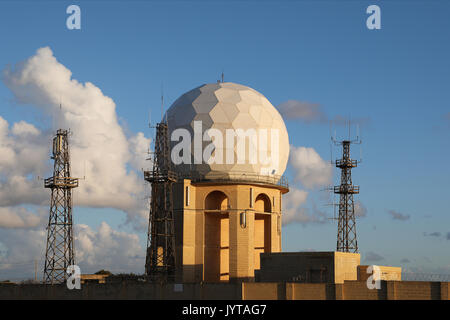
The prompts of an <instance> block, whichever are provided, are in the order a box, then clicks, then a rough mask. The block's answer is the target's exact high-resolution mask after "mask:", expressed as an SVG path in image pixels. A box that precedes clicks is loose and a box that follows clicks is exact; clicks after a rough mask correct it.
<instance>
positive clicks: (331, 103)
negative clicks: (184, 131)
mask: <svg viewBox="0 0 450 320" xmlns="http://www.w3.org/2000/svg"><path fill="white" fill-rule="evenodd" d="M70 4H78V5H79V6H80V7H81V17H82V20H81V30H68V29H67V28H66V24H65V21H66V18H67V17H68V15H67V14H66V13H65V11H66V8H67V6H68V5H70ZM371 4H377V5H379V6H380V8H381V26H382V28H381V30H368V29H367V28H366V19H367V17H368V15H367V14H366V8H367V7H368V6H369V5H371ZM449 16H450V3H448V2H447V1H375V0H373V1H356V0H355V1H339V2H337V1H336V2H332V1H284V2H283V1H186V2H182V1H177V2H175V1H127V2H125V1H111V2H109V1H108V2H107V1H72V2H68V1H29V2H28V1H2V2H1V3H0V40H1V50H0V68H1V69H4V68H5V67H6V66H7V65H8V64H10V65H14V64H16V63H18V62H20V61H23V60H25V59H27V58H28V57H30V56H32V55H34V54H35V52H36V50H37V49H38V48H41V47H45V46H49V47H50V48H51V49H52V51H53V54H54V55H55V57H56V58H57V59H58V61H59V62H61V63H62V64H63V65H65V66H66V67H67V68H68V69H70V70H71V71H72V73H73V74H72V77H73V78H75V79H77V80H78V81H80V82H86V81H89V82H92V83H93V84H95V85H96V86H97V87H99V88H100V89H101V90H102V92H103V94H104V95H107V96H109V97H111V98H112V99H113V100H114V102H115V103H116V112H117V114H118V116H119V118H120V123H121V125H122V126H123V127H124V128H125V132H126V134H127V135H129V136H132V135H133V134H135V133H136V132H140V131H142V132H144V133H145V135H146V136H152V135H153V132H151V131H150V129H149V128H148V123H147V122H148V121H147V119H148V113H149V110H151V113H152V118H153V120H155V121H156V120H157V118H158V117H159V116H160V95H161V86H163V88H164V95H165V100H166V102H167V104H168V105H170V104H171V103H172V102H173V101H174V100H175V99H176V98H177V97H178V96H180V95H181V94H183V93H184V92H186V91H188V90H190V89H192V88H194V87H197V86H199V85H201V84H203V83H208V82H215V81H216V80H217V79H219V77H220V73H221V72H222V71H224V74H225V81H232V82H237V83H241V84H244V85H248V86H250V87H252V88H254V89H256V90H258V91H259V92H261V93H263V94H264V95H265V96H266V97H267V98H268V99H269V100H270V101H271V102H272V104H273V105H274V106H277V105H279V104H280V103H282V102H285V101H287V100H298V101H305V102H309V103H315V104H319V105H320V108H321V110H322V112H323V113H324V114H325V115H326V116H327V117H328V118H329V119H332V118H334V117H336V116H342V117H347V118H348V117H350V118H351V119H365V120H366V121H365V122H364V124H363V125H361V128H360V131H361V135H362V139H363V145H362V156H363V162H362V163H361V165H360V166H359V167H358V168H357V169H355V170H354V174H353V180H354V183H355V184H358V185H360V186H361V194H360V195H357V196H356V197H355V199H357V200H360V201H361V202H362V203H363V204H364V206H365V207H366V208H367V215H366V216H365V217H363V218H360V219H358V221H357V232H358V242H359V247H360V252H361V254H362V258H363V261H364V259H365V258H366V257H367V256H372V257H374V256H375V258H374V260H372V261H370V259H369V260H366V261H365V262H367V263H377V264H380V265H396V266H402V267H404V268H406V269H411V270H417V271H422V272H427V273H445V272H446V273H448V274H450V239H448V240H447V239H446V237H447V234H449V235H448V237H449V238H450V214H449V213H450V212H449V211H450V210H449V209H448V201H447V198H448V196H449V194H450V186H449V183H448V182H449V181H450V169H449V168H448V163H449V161H448V159H449V158H450V143H449V138H450V117H449V116H448V115H449V113H450V107H449V102H448V101H450V83H449V79H450V60H449V58H448V57H449V56H450V44H449V42H448V38H449V35H450V19H449V18H448V17H449ZM0 116H2V117H3V118H4V119H6V120H7V121H8V122H9V123H10V124H12V123H14V122H17V121H20V120H25V121H27V122H30V123H33V124H34V125H35V126H36V127H38V128H42V129H45V128H48V126H49V123H50V120H48V118H45V117H43V116H42V115H41V114H40V112H38V111H36V109H33V108H29V107H26V106H25V107H24V106H21V105H17V103H15V102H14V99H13V94H12V93H11V91H10V90H9V89H8V88H7V87H6V85H5V84H4V83H0ZM286 125H287V128H288V132H289V137H290V143H291V144H292V145H294V146H297V147H300V146H305V147H311V148H314V149H315V150H316V151H317V152H318V153H319V154H320V156H321V157H322V158H323V159H325V160H330V149H329V148H330V147H329V141H330V134H329V126H328V124H327V123H321V122H314V121H313V122H311V123H305V122H302V121H298V120H295V119H292V120H290V119H286ZM335 129H336V130H337V133H338V136H339V135H341V136H345V134H346V129H345V127H343V126H335ZM338 151H339V150H338V149H335V150H334V152H333V154H334V157H336V155H337V153H338ZM354 156H355V158H359V148H358V147H355V153H354ZM286 174H287V176H288V178H290V179H291V185H292V186H293V187H297V188H302V185H301V184H300V183H299V182H295V181H293V176H292V172H291V169H290V170H288V171H287V173H286ZM337 178H338V176H336V175H335V179H334V181H335V183H337V181H338V180H337ZM314 204H315V205H316V206H317V208H319V209H320V210H323V211H326V212H327V214H328V215H329V216H330V217H331V216H332V210H331V208H329V207H326V206H325V204H326V201H324V200H323V192H321V191H319V190H311V198H309V202H308V204H307V206H308V207H309V208H312V206H313V205H314ZM389 210H394V211H396V212H399V213H401V214H402V215H405V216H407V215H409V218H408V219H406V220H395V219H393V218H392V216H391V215H390V214H389V213H388V212H389ZM74 215H75V216H74V217H75V218H74V219H75V222H76V223H83V224H88V225H90V226H92V227H93V228H97V227H98V226H100V224H101V222H102V221H107V223H108V224H109V225H111V226H112V227H113V228H116V229H120V230H124V231H126V232H135V231H133V228H132V227H131V226H130V225H127V224H124V222H125V218H126V215H125V213H123V212H121V211H119V210H116V209H107V208H103V209H98V208H76V210H75V212H74ZM436 232H438V233H440V236H437V233H436ZM424 233H427V234H431V233H435V235H436V236H425V235H424ZM139 237H140V239H141V240H140V241H141V243H142V245H143V246H145V237H146V235H145V232H142V233H139ZM335 245H336V224H335V223H333V222H332V221H329V222H327V223H321V224H313V223H311V224H298V223H297V224H295V223H293V224H289V225H287V226H285V227H283V250H284V251H296V250H311V249H312V250H319V251H331V250H334V249H335ZM376 256H380V257H382V258H383V259H380V257H378V258H379V259H378V260H377V259H376ZM402 259H408V260H409V261H410V262H409V263H404V262H401V260H402ZM92 271H96V270H92Z"/></svg>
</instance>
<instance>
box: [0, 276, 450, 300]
mask: <svg viewBox="0 0 450 320" xmlns="http://www.w3.org/2000/svg"><path fill="white" fill-rule="evenodd" d="M449 293H450V283H449V282H421V281H381V289H379V290H376V289H373V290H370V289H368V288H367V285H366V282H365V281H345V282H344V283H343V284H339V283H338V284H334V283H289V282H288V283H284V282H270V283H258V282H243V283H203V284H200V283H196V284H194V283H185V284H183V286H182V287H180V286H179V285H178V286H175V285H174V284H166V285H161V284H149V283H140V282H117V283H106V284H97V283H86V284H84V285H82V288H81V290H68V289H67V287H66V286H65V285H59V286H45V285H36V284H26V285H14V284H0V299H41V300H42V299H90V300H95V299H133V300H158V299H167V300H178V299H187V300H200V299H204V300H241V299H242V300H285V299H286V300H317V299H318V300H334V299H336V300H439V299H441V300H449V297H450V294H449Z"/></svg>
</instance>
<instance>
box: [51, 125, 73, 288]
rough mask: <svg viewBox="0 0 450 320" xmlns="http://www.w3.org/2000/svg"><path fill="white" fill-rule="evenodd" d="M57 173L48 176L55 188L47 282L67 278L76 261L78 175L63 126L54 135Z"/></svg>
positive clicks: (53, 190) (54, 158)
mask: <svg viewBox="0 0 450 320" xmlns="http://www.w3.org/2000/svg"><path fill="white" fill-rule="evenodd" d="M51 158H52V159H53V160H54V166H53V176H52V177H50V178H47V179H45V180H44V186H45V188H49V189H51V199H50V216H49V219H48V226H47V249H46V251H45V266H44V283H46V284H58V283H63V282H65V280H66V278H67V273H66V270H67V267H68V266H70V265H73V264H75V252H74V248H73V229H72V188H76V187H78V179H77V178H72V177H71V176H70V157H69V142H68V131H67V130H62V129H59V130H58V131H57V132H56V136H55V137H54V138H53V156H52V157H51Z"/></svg>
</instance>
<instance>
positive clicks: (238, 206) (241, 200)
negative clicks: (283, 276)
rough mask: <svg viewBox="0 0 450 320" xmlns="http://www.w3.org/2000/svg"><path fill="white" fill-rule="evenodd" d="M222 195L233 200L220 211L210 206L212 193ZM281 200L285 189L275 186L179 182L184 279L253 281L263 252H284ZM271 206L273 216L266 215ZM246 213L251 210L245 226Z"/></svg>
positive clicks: (179, 251) (177, 207) (176, 190)
mask: <svg viewBox="0 0 450 320" xmlns="http://www.w3.org/2000/svg"><path fill="white" fill-rule="evenodd" d="M186 188H188V189H189V191H187V190H186ZM250 189H252V190H253V191H252V192H251V191H250ZM217 191H219V192H222V193H223V194H224V195H225V196H226V198H227V199H226V200H223V201H222V202H221V204H220V205H219V207H220V208H216V210H212V209H211V208H207V206H209V205H210V203H211V202H208V203H207V197H208V195H210V194H211V193H212V192H217ZM260 195H261V196H260ZM251 196H252V199H251ZM260 197H264V198H265V199H266V200H265V201H266V202H264V201H263V200H261V199H259V198H260ZM281 197H282V190H281V189H278V188H276V187H272V186H262V185H251V184H237V183H236V184H218V183H196V184H194V183H192V182H191V181H190V180H188V179H185V180H184V181H182V182H179V183H177V184H176V185H175V186H174V215H175V238H176V246H177V266H178V268H177V269H178V270H182V274H180V275H178V279H180V280H181V281H183V282H200V281H205V282H220V281H228V280H235V279H248V278H253V277H254V270H255V269H258V268H259V267H260V265H259V261H260V260H259V254H260V253H261V252H280V251H281V209H282V208H281V204H282V201H281ZM208 199H211V197H210V198H208ZM257 200H258V201H257ZM208 201H209V200H208ZM267 203H269V204H270V210H269V212H265V211H267V208H265V205H266V206H267ZM242 212H246V227H245V228H244V227H243V226H242V225H241V213H242Z"/></svg>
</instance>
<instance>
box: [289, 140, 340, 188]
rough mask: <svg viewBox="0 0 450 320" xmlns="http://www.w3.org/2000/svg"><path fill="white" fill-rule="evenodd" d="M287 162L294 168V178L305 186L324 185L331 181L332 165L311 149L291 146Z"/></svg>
mask: <svg viewBox="0 0 450 320" xmlns="http://www.w3.org/2000/svg"><path fill="white" fill-rule="evenodd" d="M289 164H290V165H291V166H292V168H293V169H294V170H295V173H294V175H295V180H297V181H300V182H301V183H302V185H303V186H304V187H306V188H309V189H312V188H315V187H321V186H325V185H328V184H330V183H331V178H332V173H333V171H332V167H331V164H330V163H328V162H326V161H324V160H323V159H322V158H321V157H320V155H319V154H318V153H317V152H316V151H315V150H314V149H313V148H307V147H294V146H291V151H290V156H289Z"/></svg>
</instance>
